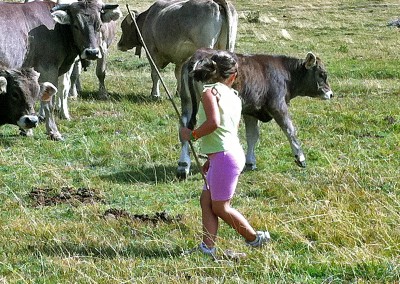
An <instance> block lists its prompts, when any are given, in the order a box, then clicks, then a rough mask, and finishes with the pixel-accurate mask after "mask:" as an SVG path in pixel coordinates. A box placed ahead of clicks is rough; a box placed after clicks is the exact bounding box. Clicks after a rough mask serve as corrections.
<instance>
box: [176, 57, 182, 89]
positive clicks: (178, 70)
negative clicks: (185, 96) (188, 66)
mask: <svg viewBox="0 0 400 284" xmlns="http://www.w3.org/2000/svg"><path fill="white" fill-rule="evenodd" d="M181 69H182V64H180V63H177V64H176V65H175V78H176V93H177V94H180V92H181V73H182V72H181Z"/></svg>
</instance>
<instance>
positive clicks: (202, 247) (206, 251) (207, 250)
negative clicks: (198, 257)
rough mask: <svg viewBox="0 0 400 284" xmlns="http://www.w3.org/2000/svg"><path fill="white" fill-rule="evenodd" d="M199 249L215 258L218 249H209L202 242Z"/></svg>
mask: <svg viewBox="0 0 400 284" xmlns="http://www.w3.org/2000/svg"><path fill="white" fill-rule="evenodd" d="M199 248H200V250H201V251H202V252H203V253H204V254H207V255H211V256H212V257H214V258H215V255H216V253H217V249H216V248H215V247H212V248H209V247H207V245H206V244H205V243H203V242H201V244H200V245H199Z"/></svg>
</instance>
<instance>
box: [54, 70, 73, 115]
mask: <svg viewBox="0 0 400 284" xmlns="http://www.w3.org/2000/svg"><path fill="white" fill-rule="evenodd" d="M73 68H74V65H72V66H71V68H70V70H69V71H68V72H67V73H65V74H64V75H61V76H60V77H58V86H59V90H61V91H59V92H57V96H56V102H55V103H56V105H55V108H56V110H57V111H58V115H59V117H60V118H61V119H66V120H71V117H70V115H69V109H68V96H69V91H70V89H71V73H72V70H73Z"/></svg>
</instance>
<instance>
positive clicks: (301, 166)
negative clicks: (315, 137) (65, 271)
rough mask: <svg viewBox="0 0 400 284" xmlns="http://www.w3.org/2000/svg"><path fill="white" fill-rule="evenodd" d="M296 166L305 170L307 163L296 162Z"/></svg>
mask: <svg viewBox="0 0 400 284" xmlns="http://www.w3.org/2000/svg"><path fill="white" fill-rule="evenodd" d="M294 161H295V163H296V165H298V166H299V167H300V168H305V167H306V161H299V160H294Z"/></svg>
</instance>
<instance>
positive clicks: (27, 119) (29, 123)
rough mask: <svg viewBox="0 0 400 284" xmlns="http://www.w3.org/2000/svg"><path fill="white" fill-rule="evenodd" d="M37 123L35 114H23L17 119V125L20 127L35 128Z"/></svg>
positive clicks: (37, 119)
mask: <svg viewBox="0 0 400 284" xmlns="http://www.w3.org/2000/svg"><path fill="white" fill-rule="evenodd" d="M38 124H39V118H38V117H37V116H36V115H24V116H21V117H20V119H19V120H18V121H17V125H18V126H19V127H20V128H22V129H31V128H35V127H36V126H37V125H38Z"/></svg>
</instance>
